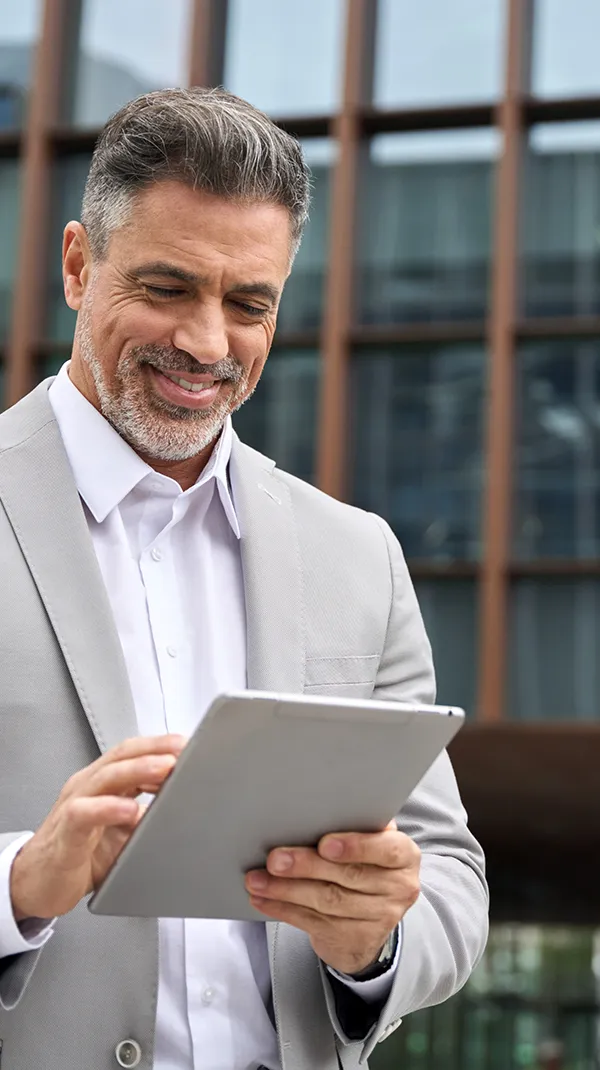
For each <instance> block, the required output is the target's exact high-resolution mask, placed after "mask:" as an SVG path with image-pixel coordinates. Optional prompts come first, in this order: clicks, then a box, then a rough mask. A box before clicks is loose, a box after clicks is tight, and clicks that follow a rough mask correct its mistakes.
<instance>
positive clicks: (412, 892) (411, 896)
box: [406, 877, 421, 906]
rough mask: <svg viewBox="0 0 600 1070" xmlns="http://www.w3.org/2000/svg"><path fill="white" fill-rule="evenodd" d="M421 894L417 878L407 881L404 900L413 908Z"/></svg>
mask: <svg viewBox="0 0 600 1070" xmlns="http://www.w3.org/2000/svg"><path fill="white" fill-rule="evenodd" d="M420 894H421V882H420V880H419V878H418V877H414V878H412V879H411V880H409V881H408V883H407V885H406V899H407V900H408V902H409V903H410V905H411V906H413V904H414V903H416V901H417V899H418V898H419V896H420Z"/></svg>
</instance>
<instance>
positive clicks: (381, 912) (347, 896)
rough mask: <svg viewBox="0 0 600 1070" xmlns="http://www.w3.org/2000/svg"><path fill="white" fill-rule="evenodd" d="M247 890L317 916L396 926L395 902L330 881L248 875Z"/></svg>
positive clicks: (260, 896)
mask: <svg viewBox="0 0 600 1070" xmlns="http://www.w3.org/2000/svg"><path fill="white" fill-rule="evenodd" d="M246 888H247V889H248V891H249V892H250V893H251V894H252V895H258V896H259V898H261V899H273V900H276V901H280V902H282V903H294V904H295V905H296V906H301V907H307V908H308V909H309V910H314V911H316V913H318V914H323V915H325V916H326V917H333V918H353V919H357V920H359V921H385V922H388V921H389V923H390V928H393V926H394V925H395V924H396V921H397V920H398V919H397V917H396V913H397V911H396V907H395V904H394V901H393V900H388V899H385V898H383V897H382V896H379V895H365V894H364V893H362V892H353V891H350V890H349V889H348V888H342V887H341V886H340V885H339V884H335V883H333V882H331V881H307V880H285V879H282V878H281V877H270V876H269V875H268V874H264V873H259V874H258V876H257V875H256V874H254V873H249V874H248V875H247V877H246Z"/></svg>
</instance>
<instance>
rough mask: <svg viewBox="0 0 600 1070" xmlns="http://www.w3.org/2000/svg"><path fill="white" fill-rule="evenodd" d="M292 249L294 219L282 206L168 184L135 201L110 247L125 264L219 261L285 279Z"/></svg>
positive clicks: (163, 184)
mask: <svg viewBox="0 0 600 1070" xmlns="http://www.w3.org/2000/svg"><path fill="white" fill-rule="evenodd" d="M290 249H291V223H290V217H289V214H288V212H287V210H286V209H285V208H284V207H283V206H282V205H278V204H265V203H262V202H260V201H253V202H250V203H247V202H239V201H233V200H229V199H227V198H224V197H219V196H216V195H215V194H212V193H207V192H205V191H204V190H194V189H191V187H189V186H186V185H184V184H183V183H181V182H170V181H168V182H160V183H156V185H154V186H151V187H150V188H149V189H147V190H144V191H143V192H142V193H140V194H139V195H138V196H137V197H136V198H135V200H134V203H133V207H132V210H131V213H130V215H129V218H128V220H127V222H126V224H125V225H124V226H123V227H120V228H118V229H117V230H115V231H114V233H113V235H112V238H111V243H110V252H111V253H115V254H117V256H119V257H125V258H126V259H127V260H129V259H131V257H133V256H135V257H136V258H138V257H139V255H140V253H147V254H148V256H149V257H150V258H153V257H159V256H160V257H161V258H162V259H165V258H166V255H167V254H168V255H169V257H171V258H173V257H175V256H176V257H178V259H181V260H183V261H186V262H194V261H200V262H203V261H206V260H207V259H208V260H214V259H215V258H217V259H219V260H221V261H223V262H225V263H226V262H227V261H231V262H232V265H233V264H235V266H236V267H239V266H240V264H246V265H247V267H248V268H250V269H251V267H252V265H255V266H256V267H259V266H260V267H261V268H262V270H263V271H264V269H265V267H270V269H271V271H273V272H275V273H276V274H280V273H283V277H285V275H286V274H287V272H288V269H289V262H290ZM195 266H196V267H197V266H198V264H196V265H195Z"/></svg>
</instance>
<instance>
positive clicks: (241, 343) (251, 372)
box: [230, 324, 274, 389]
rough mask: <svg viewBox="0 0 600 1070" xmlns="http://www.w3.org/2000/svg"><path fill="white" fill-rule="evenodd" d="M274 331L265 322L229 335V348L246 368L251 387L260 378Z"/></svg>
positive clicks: (251, 387)
mask: <svg viewBox="0 0 600 1070" xmlns="http://www.w3.org/2000/svg"><path fill="white" fill-rule="evenodd" d="M273 333H274V331H272V330H270V329H269V326H268V325H266V324H260V325H258V324H257V325H256V327H255V328H254V329H253V330H252V332H251V333H250V332H249V333H248V334H246V333H244V334H238V335H237V336H236V337H234V338H232V337H231V336H230V350H231V353H232V355H233V356H234V357H235V358H236V359H237V360H239V361H240V362H241V363H242V364H243V365H244V368H245V369H246V374H247V375H248V386H249V388H250V389H253V388H254V387H255V386H256V384H257V382H258V380H259V379H260V376H261V372H262V370H263V368H264V366H265V363H266V360H267V357H268V355H269V350H270V348H271V342H272V340H273Z"/></svg>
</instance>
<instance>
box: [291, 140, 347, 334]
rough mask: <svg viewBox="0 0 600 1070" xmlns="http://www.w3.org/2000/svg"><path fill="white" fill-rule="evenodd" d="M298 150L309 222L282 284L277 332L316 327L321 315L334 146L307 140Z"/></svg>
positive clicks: (324, 141) (320, 141)
mask: <svg viewBox="0 0 600 1070" xmlns="http://www.w3.org/2000/svg"><path fill="white" fill-rule="evenodd" d="M302 147H303V149H304V155H305V158H306V161H307V163H308V165H309V167H310V169H311V171H312V180H313V189H312V200H311V207H310V219H309V221H308V223H307V225H306V229H305V231H304V237H303V238H302V244H301V246H300V249H299V250H298V255H297V256H296V259H295V261H294V266H293V268H292V274H291V275H290V278H289V279H288V281H287V282H286V284H285V290H284V292H283V298H282V301H281V306H280V309H279V316H278V319H277V323H278V327H279V330H280V331H281V330H284V331H297V330H302V329H307V328H310V327H318V326H319V325H320V323H321V315H322V312H323V287H324V282H325V267H326V261H327V250H328V237H329V192H330V181H329V180H330V172H331V166H332V164H333V161H334V155H335V146H334V143H333V142H332V141H330V140H329V139H328V138H310V139H308V140H306V141H303V143H302Z"/></svg>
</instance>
